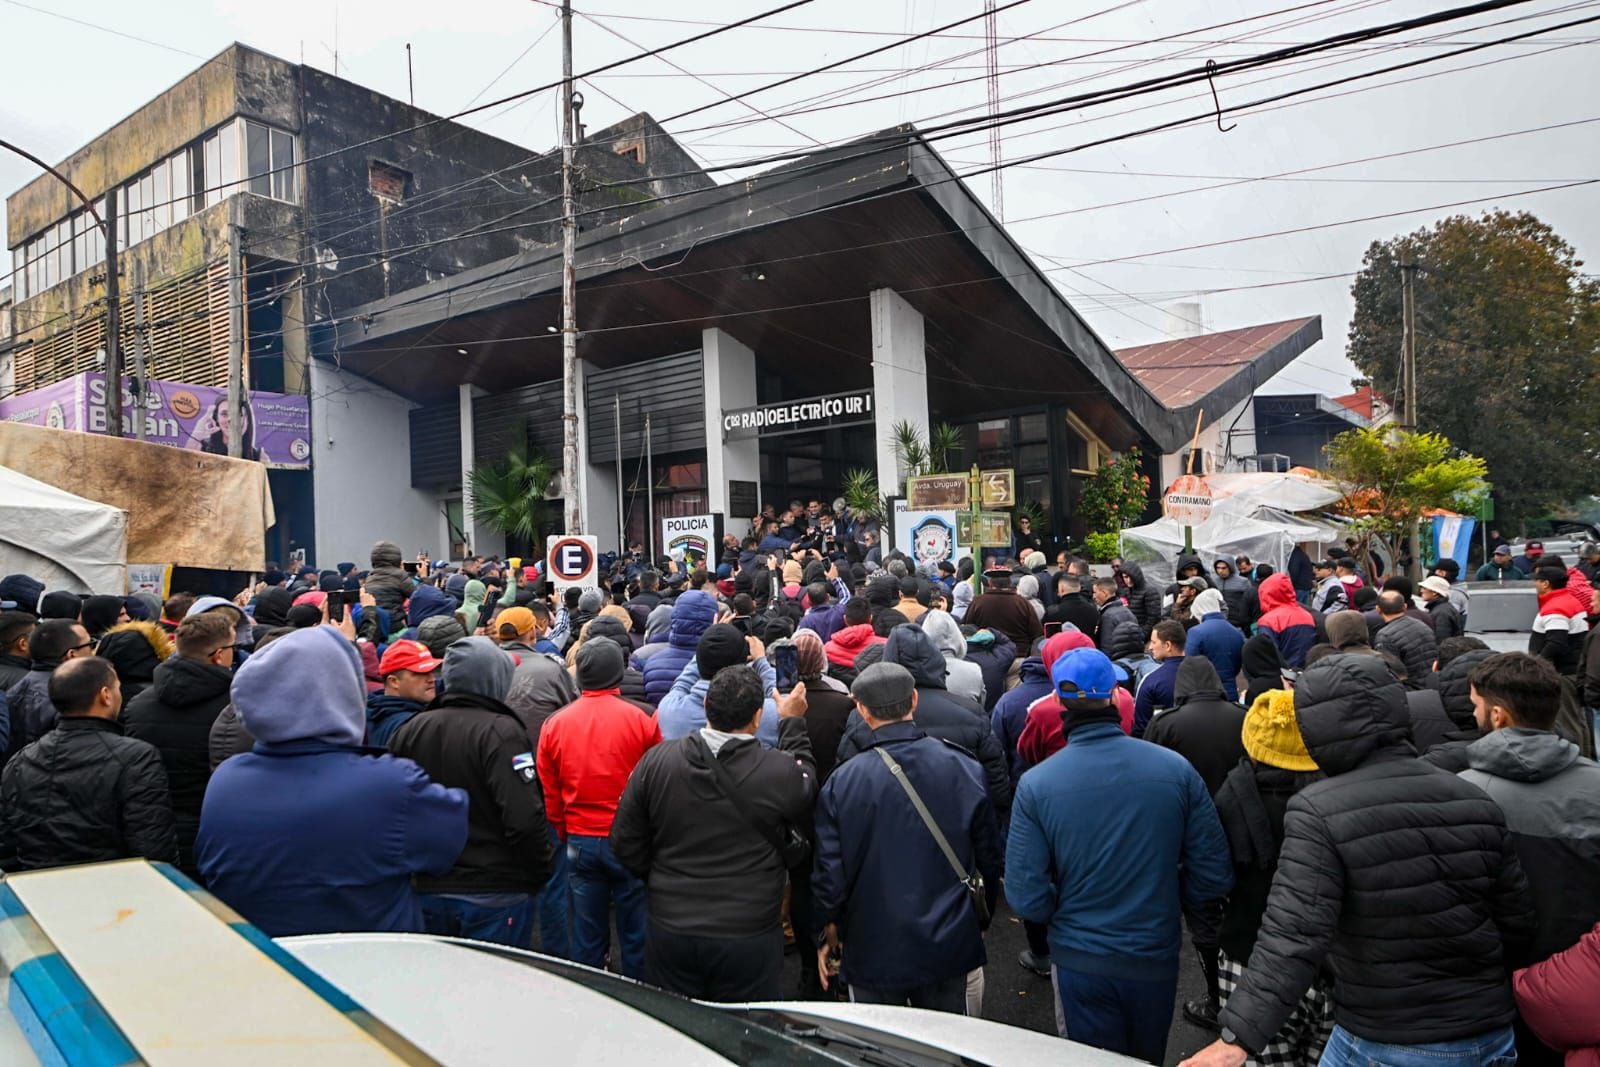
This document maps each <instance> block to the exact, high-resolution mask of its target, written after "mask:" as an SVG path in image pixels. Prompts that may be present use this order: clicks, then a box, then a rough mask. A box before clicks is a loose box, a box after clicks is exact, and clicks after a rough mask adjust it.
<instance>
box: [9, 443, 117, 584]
mask: <svg viewBox="0 0 1600 1067" xmlns="http://www.w3.org/2000/svg"><path fill="white" fill-rule="evenodd" d="M19 573H20V574H29V575H32V576H33V577H35V578H37V579H39V580H40V581H41V582H43V583H44V584H45V587H46V588H48V589H65V590H67V591H68V592H73V593H123V592H125V591H126V590H127V584H128V517H127V516H126V515H124V514H123V513H122V512H121V511H119V510H118V509H116V508H114V507H111V506H109V505H107V504H99V503H96V502H95V501H93V500H85V499H83V498H82V497H80V496H73V495H72V494H71V493H69V492H67V491H65V490H63V489H58V488H56V487H55V486H53V485H47V484H45V483H44V482H41V481H38V480H36V479H34V478H29V477H28V476H27V475H25V474H21V473H18V472H17V471H14V470H11V469H9V468H6V467H0V574H19ZM23 606H24V607H26V608H27V609H28V610H30V611H31V610H33V609H34V608H35V607H36V606H37V605H34V604H27V605H23Z"/></svg>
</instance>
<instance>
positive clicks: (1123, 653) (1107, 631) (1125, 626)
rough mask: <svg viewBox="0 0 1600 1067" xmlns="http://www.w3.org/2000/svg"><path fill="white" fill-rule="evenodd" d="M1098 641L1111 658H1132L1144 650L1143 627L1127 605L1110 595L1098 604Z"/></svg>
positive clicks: (1101, 649) (1101, 648)
mask: <svg viewBox="0 0 1600 1067" xmlns="http://www.w3.org/2000/svg"><path fill="white" fill-rule="evenodd" d="M1098 641H1099V645H1100V651H1101V652H1104V653H1105V654H1106V655H1107V656H1108V657H1110V658H1111V659H1113V660H1118V659H1133V658H1135V657H1137V656H1139V655H1141V654H1142V653H1143V652H1144V629H1143V627H1141V626H1140V625H1139V620H1138V618H1137V617H1136V616H1135V615H1134V614H1133V612H1132V611H1131V610H1130V609H1129V608H1128V606H1127V605H1126V604H1124V603H1123V602H1122V601H1120V600H1118V599H1117V598H1116V597H1112V598H1111V599H1110V600H1108V601H1106V602H1105V603H1104V604H1102V605H1101V606H1100V633H1099V637H1098Z"/></svg>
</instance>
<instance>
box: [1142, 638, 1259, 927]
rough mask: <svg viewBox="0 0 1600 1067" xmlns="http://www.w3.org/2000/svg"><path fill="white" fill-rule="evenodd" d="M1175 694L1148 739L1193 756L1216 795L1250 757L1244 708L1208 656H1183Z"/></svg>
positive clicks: (1148, 729) (1153, 723)
mask: <svg viewBox="0 0 1600 1067" xmlns="http://www.w3.org/2000/svg"><path fill="white" fill-rule="evenodd" d="M1173 698H1174V699H1175V700H1176V701H1177V706H1176V707H1174V708H1173V709H1172V710H1171V711H1164V712H1162V713H1161V714H1160V715H1157V716H1156V717H1155V719H1153V720H1152V721H1151V723H1150V725H1149V726H1147V727H1146V728H1145V731H1144V739H1145V740H1146V741H1150V742H1152V743H1154V744H1157V745H1160V746H1161V747H1162V748H1170V749H1172V751H1174V752H1176V753H1177V754H1178V755H1180V756H1182V757H1183V758H1184V759H1186V760H1188V761H1189V763H1190V764H1191V765H1192V766H1193V767H1194V769H1195V770H1196V771H1197V772H1199V774H1200V777H1201V779H1202V780H1203V781H1204V782H1205V783H1206V792H1208V793H1210V794H1211V795H1212V797H1213V798H1215V797H1216V795H1217V790H1218V789H1220V788H1222V780H1223V779H1224V778H1226V777H1227V776H1228V772H1229V771H1231V770H1233V768H1234V767H1236V766H1238V764H1239V761H1240V760H1242V759H1244V742H1243V741H1242V740H1241V739H1240V735H1241V731H1243V729H1244V709H1243V708H1241V707H1240V706H1239V705H1237V704H1235V703H1234V702H1233V701H1231V700H1229V699H1228V698H1227V697H1226V696H1224V695H1223V692H1222V681H1221V680H1220V679H1219V678H1218V677H1217V668H1216V667H1214V666H1212V664H1211V661H1210V660H1208V659H1206V658H1205V657H1204V656H1185V657H1184V658H1183V662H1182V663H1181V664H1179V665H1178V680H1177V682H1176V683H1175V684H1174V686H1173ZM1241 958H1243V957H1241Z"/></svg>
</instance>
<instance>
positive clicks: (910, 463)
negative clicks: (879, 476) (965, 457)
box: [889, 419, 967, 478]
mask: <svg viewBox="0 0 1600 1067" xmlns="http://www.w3.org/2000/svg"><path fill="white" fill-rule="evenodd" d="M889 435H890V437H891V438H892V443H893V445H894V455H895V459H896V460H897V461H898V462H899V464H900V468H901V470H902V471H903V472H904V473H905V476H906V477H908V478H915V477H917V476H918V475H922V474H945V473H948V472H949V471H950V462H951V460H952V458H954V457H957V456H960V455H961V453H962V452H964V451H966V447H967V442H966V438H965V437H963V436H962V433H961V428H960V427H958V426H952V425H950V424H949V423H948V422H939V423H935V424H934V425H933V427H932V429H930V430H929V431H928V434H927V436H923V433H922V430H921V428H920V427H918V426H917V425H916V423H913V422H911V421H910V420H908V419H902V420H900V421H899V422H897V423H895V424H894V425H893V426H891V427H890V428H889Z"/></svg>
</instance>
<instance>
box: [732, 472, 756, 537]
mask: <svg viewBox="0 0 1600 1067" xmlns="http://www.w3.org/2000/svg"><path fill="white" fill-rule="evenodd" d="M760 495H761V494H760V492H759V491H758V488H757V486H756V483H755V482H742V481H730V482H729V483H728V514H729V515H732V516H733V517H734V518H735V519H737V520H739V521H740V522H748V521H750V519H752V518H754V517H755V514H756V512H758V511H760V510H761V504H760ZM741 529H742V527H741Z"/></svg>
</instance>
